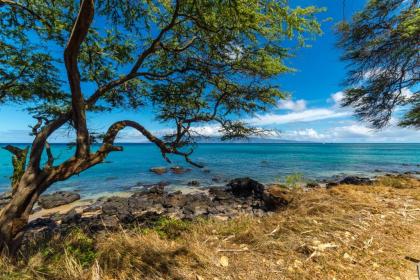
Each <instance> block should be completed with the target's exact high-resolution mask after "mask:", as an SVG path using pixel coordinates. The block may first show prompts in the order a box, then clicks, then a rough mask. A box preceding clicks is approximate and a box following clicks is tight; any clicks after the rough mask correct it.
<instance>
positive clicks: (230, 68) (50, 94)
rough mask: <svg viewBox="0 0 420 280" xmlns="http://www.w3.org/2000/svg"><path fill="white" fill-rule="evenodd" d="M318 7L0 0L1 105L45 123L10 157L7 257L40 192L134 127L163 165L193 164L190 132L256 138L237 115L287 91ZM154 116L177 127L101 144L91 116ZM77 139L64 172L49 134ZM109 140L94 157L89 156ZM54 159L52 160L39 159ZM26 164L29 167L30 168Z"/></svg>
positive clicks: (4, 225) (163, 0)
mask: <svg viewBox="0 0 420 280" xmlns="http://www.w3.org/2000/svg"><path fill="white" fill-rule="evenodd" d="M319 11H320V10H319V9H318V8H315V7H313V6H310V7H306V8H302V7H295V8H292V7H290V6H289V5H288V1H286V0H96V1H94V0H81V1H70V0H20V1H18V0H0V44H1V45H0V103H10V102H12V103H13V102H14V103H20V104H22V106H26V107H27V108H28V111H29V113H31V114H32V115H33V116H34V117H35V118H36V120H37V122H36V124H35V125H34V126H33V128H32V134H33V135H34V140H33V143H32V145H31V146H30V149H29V151H27V150H22V149H19V148H17V147H12V146H8V147H6V148H7V150H8V151H10V152H12V153H13V154H14V166H15V171H14V174H13V176H12V179H13V183H12V199H11V201H10V202H9V203H8V204H7V205H6V206H5V207H4V208H2V209H1V210H0V251H1V250H2V249H4V248H8V249H9V250H10V251H14V249H16V247H17V246H18V245H19V240H20V239H21V238H22V232H21V231H22V228H23V227H24V225H25V223H26V222H27V220H28V217H29V213H30V212H31V209H32V207H33V205H34V203H35V202H36V201H37V199H38V197H39V196H40V194H41V193H43V192H44V191H45V190H46V189H47V188H48V187H49V186H51V185H52V184H53V183H55V182H57V181H62V180H66V179H67V178H69V177H71V176H73V175H75V174H79V173H80V172H83V171H84V170H86V169H88V168H90V167H92V166H94V165H96V164H99V163H101V162H103V160H104V159H105V158H106V157H107V156H108V154H109V153H110V152H113V151H121V150H122V147H121V146H118V145H115V144H114V142H115V139H116V137H117V136H118V133H119V132H120V131H121V130H122V129H124V128H126V127H131V128H133V129H136V130H138V131H139V132H140V133H141V134H143V135H144V136H145V137H146V138H147V139H148V140H149V141H150V142H152V143H154V144H156V145H157V146H158V148H159V149H160V150H161V152H162V155H163V157H164V158H165V159H167V160H168V161H169V159H168V158H167V155H168V154H176V155H180V156H183V157H185V159H186V160H187V161H188V162H189V163H191V164H195V165H197V166H199V165H198V164H196V163H194V162H193V161H191V160H190V158H189V156H190V154H191V153H192V150H191V149H188V150H187V149H181V148H182V147H184V146H186V145H187V144H189V143H191V142H192V140H193V139H194V137H193V136H194V131H193V130H192V127H194V126H195V125H199V124H200V123H203V122H216V123H218V124H219V125H220V127H221V132H222V133H223V135H224V138H234V137H243V136H246V135H249V134H252V133H256V132H258V129H256V128H252V127H248V126H246V124H244V123H242V122H241V121H238V120H237V118H235V117H234V116H237V115H242V114H253V113H255V112H259V111H264V110H266V109H267V108H268V107H270V106H271V105H274V104H276V102H277V100H278V99H279V98H283V97H284V96H285V94H284V93H283V92H282V91H281V90H280V89H279V87H278V85H276V84H275V83H274V82H273V78H275V77H277V76H278V75H280V74H283V73H286V72H289V71H292V69H290V68H289V67H287V66H286V63H285V60H286V59H287V58H289V57H291V56H292V54H293V48H294V47H290V45H291V44H290V43H286V42H288V41H292V42H297V43H298V44H297V45H296V46H304V45H305V40H306V39H307V38H308V36H313V35H314V34H317V33H320V25H319V23H318V21H317V20H316V13H317V12H319ZM144 107H153V108H154V110H155V112H156V118H157V119H158V120H159V121H162V122H166V123H169V124H172V125H173V127H174V129H173V132H171V133H169V134H168V135H166V136H165V137H163V138H158V137H156V136H155V135H153V134H152V133H151V132H150V131H149V130H148V129H147V128H145V127H144V126H143V125H141V124H139V123H137V122H135V121H132V120H120V121H117V122H115V123H114V124H112V125H111V126H110V127H109V128H108V130H107V131H106V132H105V133H104V134H103V135H101V137H100V138H101V139H98V137H96V136H95V135H94V134H93V133H92V130H91V129H89V124H88V121H87V119H88V118H87V113H89V112H91V113H101V112H104V111H106V110H113V109H116V108H126V109H133V110H136V111H137V112H138V113H141V112H142V110H143V108H144ZM63 126H67V127H69V128H70V129H72V130H73V131H75V134H76V137H75V145H76V150H75V153H74V155H73V156H72V157H70V158H68V159H67V160H64V161H63V162H61V163H60V164H58V165H56V164H55V161H54V159H55V158H54V155H53V152H52V150H51V147H50V145H49V144H48V139H49V137H50V136H51V135H52V134H53V133H54V132H56V131H57V130H58V129H60V128H62V127H63ZM94 141H101V142H102V143H101V145H100V146H99V148H98V149H95V151H93V150H94V149H91V145H92V143H93V142H94ZM43 154H46V156H47V160H46V162H45V161H42V155H43ZM26 157H28V158H29V159H28V160H26Z"/></svg>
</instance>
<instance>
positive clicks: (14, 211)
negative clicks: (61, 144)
mask: <svg viewBox="0 0 420 280" xmlns="http://www.w3.org/2000/svg"><path fill="white" fill-rule="evenodd" d="M47 178H48V174H47V173H40V174H35V173H33V172H30V171H26V172H25V173H24V174H23V176H22V177H21V178H20V180H19V182H17V183H16V185H15V190H14V193H13V195H12V199H11V201H10V202H9V203H8V204H7V205H6V206H5V207H4V208H3V209H1V210H0V252H2V253H6V254H8V255H15V254H16V252H17V250H18V248H19V246H20V244H21V241H22V237H23V234H24V231H23V229H24V227H25V226H26V224H27V223H28V219H29V215H30V213H31V211H32V207H33V206H34V204H35V202H36V201H37V200H38V198H39V196H40V195H41V193H42V192H43V191H44V190H45V189H46V188H47V187H48V186H49V185H50V184H51V183H49V182H48V181H47V180H46V179H47Z"/></svg>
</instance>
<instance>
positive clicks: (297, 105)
mask: <svg viewBox="0 0 420 280" xmlns="http://www.w3.org/2000/svg"><path fill="white" fill-rule="evenodd" d="M278 108H279V109H284V110H291V111H295V112H300V111H303V110H305V109H306V101H305V100H303V99H299V100H296V101H293V100H291V99H286V100H281V101H280V102H279V104H278Z"/></svg>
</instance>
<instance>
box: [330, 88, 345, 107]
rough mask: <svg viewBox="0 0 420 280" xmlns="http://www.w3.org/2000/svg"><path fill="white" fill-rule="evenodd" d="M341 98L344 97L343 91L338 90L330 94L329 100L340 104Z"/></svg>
mask: <svg viewBox="0 0 420 280" xmlns="http://www.w3.org/2000/svg"><path fill="white" fill-rule="evenodd" d="M343 98H344V92H343V91H339V92H336V93H333V94H331V97H330V100H332V101H333V102H334V104H336V105H340V104H341V101H342V100H343Z"/></svg>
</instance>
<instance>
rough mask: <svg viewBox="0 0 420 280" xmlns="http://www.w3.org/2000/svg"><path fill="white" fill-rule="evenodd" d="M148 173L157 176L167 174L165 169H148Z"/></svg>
mask: <svg viewBox="0 0 420 280" xmlns="http://www.w3.org/2000/svg"><path fill="white" fill-rule="evenodd" d="M150 172H153V173H155V174H158V175H162V174H165V173H166V172H168V169H166V168H165V167H152V168H150Z"/></svg>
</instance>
